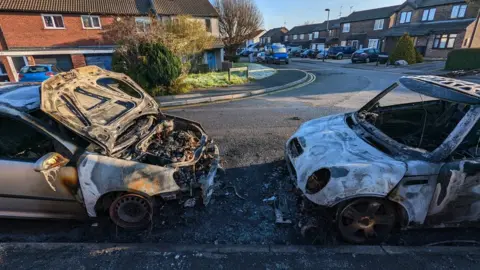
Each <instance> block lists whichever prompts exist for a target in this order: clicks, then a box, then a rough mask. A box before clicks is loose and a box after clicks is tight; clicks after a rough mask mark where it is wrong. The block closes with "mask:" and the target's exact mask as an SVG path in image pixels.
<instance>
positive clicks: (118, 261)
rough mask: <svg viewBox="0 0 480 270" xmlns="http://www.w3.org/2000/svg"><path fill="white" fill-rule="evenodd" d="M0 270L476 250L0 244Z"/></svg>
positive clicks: (275, 263) (425, 261) (440, 258)
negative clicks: (0, 269) (0, 268)
mask: <svg viewBox="0 0 480 270" xmlns="http://www.w3.org/2000/svg"><path fill="white" fill-rule="evenodd" d="M0 250H1V253H0V256H1V257H0V266H1V267H2V269H15V270H17V269H242V270H243V269H319V268H320V269H401V270H403V269H435V270H441V269H478V264H479V263H480V252H479V251H480V249H472V248H444V247H432V248H401V247H400V248H398V247H389V246H384V247H382V246H345V247H326V248H319V247H308V246H276V245H272V246H228V245H188V246H187V245H185V246H182V245H162V244H147V245H146V244H140V245H138V244H133V245H132V244H115V245H112V244H95V245H91V244H68V243H66V244H64V243H55V244H35V243H26V244H0Z"/></svg>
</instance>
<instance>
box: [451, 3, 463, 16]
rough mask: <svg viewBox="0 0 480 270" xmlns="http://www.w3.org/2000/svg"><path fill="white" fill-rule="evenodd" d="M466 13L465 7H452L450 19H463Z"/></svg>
mask: <svg viewBox="0 0 480 270" xmlns="http://www.w3.org/2000/svg"><path fill="white" fill-rule="evenodd" d="M466 13H467V5H455V6H453V7H452V13H451V14H450V18H451V19H457V18H465V14H466Z"/></svg>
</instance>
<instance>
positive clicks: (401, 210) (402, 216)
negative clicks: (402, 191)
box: [330, 195, 410, 227]
mask: <svg viewBox="0 0 480 270" xmlns="http://www.w3.org/2000/svg"><path fill="white" fill-rule="evenodd" d="M359 199H377V200H379V199H380V200H385V201H388V202H389V203H391V204H392V205H393V206H394V208H395V213H396V225H397V226H400V227H406V226H408V224H409V220H410V219H409V215H408V210H407V209H406V208H405V206H404V205H402V204H401V203H399V202H396V201H393V200H391V199H390V198H388V197H385V196H380V195H379V196H375V195H368V196H355V197H349V198H344V199H342V200H340V201H338V202H336V203H335V204H334V205H331V206H330V209H333V213H334V219H335V222H336V221H337V219H338V217H339V215H340V212H341V210H342V209H343V208H344V207H345V206H347V205H348V204H350V203H351V202H353V201H355V200H359Z"/></svg>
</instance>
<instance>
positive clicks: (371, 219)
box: [337, 199, 396, 244]
mask: <svg viewBox="0 0 480 270" xmlns="http://www.w3.org/2000/svg"><path fill="white" fill-rule="evenodd" d="M395 219H396V216H395V208H394V207H393V205H392V203H390V202H388V201H385V200H380V199H357V200H354V201H352V202H350V203H348V204H347V205H346V206H345V207H343V208H342V209H340V211H339V212H338V216H337V227H338V231H339V232H340V234H341V235H342V237H343V239H345V241H348V242H351V243H355V244H364V243H379V242H382V241H383V240H385V239H386V238H387V236H388V235H389V234H390V232H391V231H392V229H393V227H394V225H395Z"/></svg>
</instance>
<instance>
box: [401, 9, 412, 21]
mask: <svg viewBox="0 0 480 270" xmlns="http://www.w3.org/2000/svg"><path fill="white" fill-rule="evenodd" d="M411 20H412V12H411V11H404V12H402V13H401V14H400V23H409V22H410V21H411Z"/></svg>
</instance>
